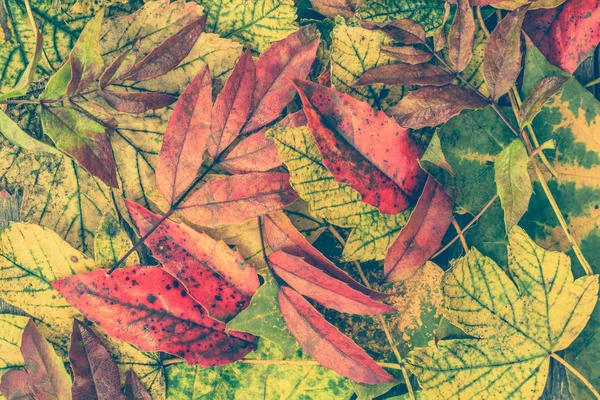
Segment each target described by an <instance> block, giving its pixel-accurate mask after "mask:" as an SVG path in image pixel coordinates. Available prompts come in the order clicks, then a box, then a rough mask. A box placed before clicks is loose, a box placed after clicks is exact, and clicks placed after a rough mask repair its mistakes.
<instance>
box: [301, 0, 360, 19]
mask: <svg viewBox="0 0 600 400" xmlns="http://www.w3.org/2000/svg"><path fill="white" fill-rule="evenodd" d="M362 3H363V2H362V0H310V4H311V5H312V8H313V10H315V11H316V12H318V13H319V14H322V15H324V16H326V17H329V18H335V16H336V15H341V16H342V17H344V18H351V17H352V16H353V15H354V12H355V11H356V9H357V8H358V7H359V6H360V5H361V4H362Z"/></svg>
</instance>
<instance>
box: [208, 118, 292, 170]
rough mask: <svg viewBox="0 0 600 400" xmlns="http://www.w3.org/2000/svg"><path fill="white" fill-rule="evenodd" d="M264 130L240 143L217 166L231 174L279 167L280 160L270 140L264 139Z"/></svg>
mask: <svg viewBox="0 0 600 400" xmlns="http://www.w3.org/2000/svg"><path fill="white" fill-rule="evenodd" d="M266 130H267V129H266V128H265V129H261V130H260V131H258V132H256V133H253V134H252V135H250V136H248V137H247V138H245V139H243V140H242V141H240V142H239V143H238V144H237V146H235V147H234V148H233V150H232V151H231V152H230V153H229V154H227V157H225V159H224V160H223V161H221V163H220V164H219V166H220V167H221V168H223V169H225V170H226V171H229V172H231V173H232V174H246V173H249V172H266V171H268V170H271V169H273V168H277V167H279V166H280V165H281V163H282V162H281V158H280V157H279V152H278V151H277V147H276V146H275V144H274V143H273V141H272V140H269V139H267V138H266V137H265V132H266Z"/></svg>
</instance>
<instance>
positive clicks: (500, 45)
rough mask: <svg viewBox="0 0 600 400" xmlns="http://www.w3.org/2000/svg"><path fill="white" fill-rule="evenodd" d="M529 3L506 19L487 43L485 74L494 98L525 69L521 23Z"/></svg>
mask: <svg viewBox="0 0 600 400" xmlns="http://www.w3.org/2000/svg"><path fill="white" fill-rule="evenodd" d="M528 9H529V4H527V5H524V6H522V7H519V8H517V9H516V10H514V11H512V12H511V13H510V14H508V15H507V16H506V17H504V18H503V19H502V21H500V22H499V23H498V25H497V26H496V29H494V31H493V32H492V33H491V35H490V38H489V39H488V41H487V43H486V45H485V51H484V58H483V75H484V77H485V82H486V84H487V86H488V89H489V90H490V93H491V96H492V98H493V99H494V100H498V99H499V98H500V97H501V96H502V95H504V94H505V93H507V92H508V91H509V90H510V88H511V87H512V85H514V83H515V82H516V80H517V78H518V76H519V72H520V71H521V58H522V55H521V25H522V24H523V18H525V13H526V12H527V10H528Z"/></svg>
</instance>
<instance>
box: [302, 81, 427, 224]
mask: <svg viewBox="0 0 600 400" xmlns="http://www.w3.org/2000/svg"><path fill="white" fill-rule="evenodd" d="M296 86H297V88H298V92H299V93H300V99H301V100H302V105H303V106H304V112H305V114H306V116H307V119H308V125H309V127H310V129H311V132H312V134H313V136H314V138H315V142H316V144H317V146H318V148H319V151H320V152H321V155H322V156H323V162H324V164H325V166H326V167H327V169H329V171H331V173H332V174H333V176H334V177H335V179H336V180H337V181H338V182H341V183H346V184H348V185H350V186H351V187H352V188H354V189H355V190H357V191H358V192H359V193H360V194H361V195H362V200H363V201H364V202H365V203H368V204H371V205H373V206H375V207H377V208H378V209H379V210H380V211H381V212H382V213H386V214H397V213H399V212H401V211H403V210H405V209H406V208H408V207H409V206H410V205H411V204H412V203H413V202H414V201H415V200H416V197H417V195H418V193H419V190H420V189H421V185H422V180H423V177H424V176H423V172H422V171H421V169H420V168H419V164H418V158H419V156H420V150H419V148H418V147H417V145H416V143H415V142H414V141H413V139H412V138H411V137H410V136H409V134H408V131H407V130H406V129H403V128H402V127H400V126H399V125H398V124H397V123H396V122H395V121H394V120H393V119H392V118H390V117H388V116H387V115H385V114H384V113H383V112H381V111H375V110H374V109H373V108H372V107H371V106H370V105H369V104H368V103H366V102H362V101H359V100H356V99H355V98H353V97H351V96H349V95H347V94H343V93H340V92H337V91H335V90H333V89H329V88H327V87H325V86H321V85H317V84H314V83H311V82H308V81H296ZM391 151H393V152H394V153H393V156H392V154H391V153H390V152H391Z"/></svg>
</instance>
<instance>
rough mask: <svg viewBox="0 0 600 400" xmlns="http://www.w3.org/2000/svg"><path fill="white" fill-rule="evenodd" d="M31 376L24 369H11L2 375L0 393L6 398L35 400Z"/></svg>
mask: <svg viewBox="0 0 600 400" xmlns="http://www.w3.org/2000/svg"><path fill="white" fill-rule="evenodd" d="M32 386H33V383H32V382H31V377H30V376H29V374H28V373H27V372H26V371H23V370H20V369H11V370H9V371H8V372H6V373H5V374H4V375H2V383H0V393H2V395H3V396H4V397H6V399H7V400H36V398H35V395H34V394H33V389H32Z"/></svg>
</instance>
